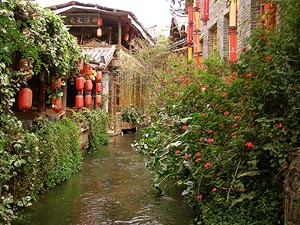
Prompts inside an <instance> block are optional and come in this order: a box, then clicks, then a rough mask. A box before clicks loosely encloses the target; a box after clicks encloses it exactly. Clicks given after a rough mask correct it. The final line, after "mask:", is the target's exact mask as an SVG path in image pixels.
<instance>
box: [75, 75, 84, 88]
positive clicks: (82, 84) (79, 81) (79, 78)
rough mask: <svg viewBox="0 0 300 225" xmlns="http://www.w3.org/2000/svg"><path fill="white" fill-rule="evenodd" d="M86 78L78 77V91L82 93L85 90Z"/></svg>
mask: <svg viewBox="0 0 300 225" xmlns="http://www.w3.org/2000/svg"><path fill="white" fill-rule="evenodd" d="M84 81H85V80H84V78H83V77H77V78H76V81H75V82H76V90H77V91H81V90H82V89H83V88H84Z"/></svg>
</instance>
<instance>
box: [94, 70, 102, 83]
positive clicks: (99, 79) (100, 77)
mask: <svg viewBox="0 0 300 225" xmlns="http://www.w3.org/2000/svg"><path fill="white" fill-rule="evenodd" d="M101 80H102V72H101V71H98V72H97V74H96V77H95V82H96V83H97V82H99V81H101Z"/></svg>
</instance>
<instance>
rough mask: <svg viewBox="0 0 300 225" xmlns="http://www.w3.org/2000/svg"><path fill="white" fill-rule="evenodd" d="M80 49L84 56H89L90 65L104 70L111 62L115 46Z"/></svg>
mask: <svg viewBox="0 0 300 225" xmlns="http://www.w3.org/2000/svg"><path fill="white" fill-rule="evenodd" d="M81 50H82V51H83V53H84V54H85V55H86V56H88V57H90V59H91V61H90V64H91V66H92V67H95V68H96V69H102V70H104V69H106V67H107V66H108V65H109V63H110V62H111V60H112V58H113V56H114V53H115V51H116V46H115V45H111V46H107V47H106V46H103V47H81Z"/></svg>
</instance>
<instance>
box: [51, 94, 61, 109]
mask: <svg viewBox="0 0 300 225" xmlns="http://www.w3.org/2000/svg"><path fill="white" fill-rule="evenodd" d="M52 110H53V111H54V112H56V113H57V112H59V111H60V110H62V98H58V99H56V97H52Z"/></svg>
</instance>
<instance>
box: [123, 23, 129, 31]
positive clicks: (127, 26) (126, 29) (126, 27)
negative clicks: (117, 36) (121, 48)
mask: <svg viewBox="0 0 300 225" xmlns="http://www.w3.org/2000/svg"><path fill="white" fill-rule="evenodd" d="M124 30H125V31H126V32H128V31H129V30H130V24H129V23H126V24H125V26H124Z"/></svg>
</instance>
